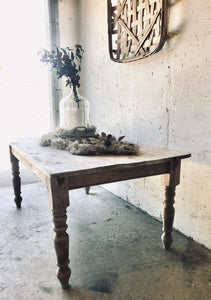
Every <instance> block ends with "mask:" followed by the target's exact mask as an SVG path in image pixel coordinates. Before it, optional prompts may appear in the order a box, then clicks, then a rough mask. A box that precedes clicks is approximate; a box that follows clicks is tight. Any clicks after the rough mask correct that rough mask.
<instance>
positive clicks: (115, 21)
mask: <svg viewBox="0 0 211 300" xmlns="http://www.w3.org/2000/svg"><path fill="white" fill-rule="evenodd" d="M107 6H108V35H109V53H110V58H111V59H112V60H113V61H115V62H119V63H124V62H131V61H135V60H138V59H143V58H146V57H148V56H149V55H152V54H153V53H155V52H158V51H159V50H160V49H161V48H162V46H163V45H164V43H165V38H166V27H167V22H166V16H167V0H108V1H107Z"/></svg>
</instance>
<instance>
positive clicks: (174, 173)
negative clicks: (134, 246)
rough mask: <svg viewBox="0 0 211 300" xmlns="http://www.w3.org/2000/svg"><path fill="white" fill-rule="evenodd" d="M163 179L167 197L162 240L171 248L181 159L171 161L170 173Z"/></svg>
mask: <svg viewBox="0 0 211 300" xmlns="http://www.w3.org/2000/svg"><path fill="white" fill-rule="evenodd" d="M161 181H162V183H163V185H164V186H165V198H164V208H163V228H162V230H163V234H162V236H161V240H162V242H163V247H164V248H165V249H166V250H169V249H170V246H171V243H172V241H173V238H172V229H173V222H174V214H175V209H174V197H175V189H176V186H177V185H178V184H179V183H180V159H175V160H173V161H171V165H170V173H169V174H164V175H162V176H161Z"/></svg>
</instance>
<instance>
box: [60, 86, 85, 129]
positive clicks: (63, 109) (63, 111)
mask: <svg viewBox="0 0 211 300" xmlns="http://www.w3.org/2000/svg"><path fill="white" fill-rule="evenodd" d="M59 117H60V128H61V129H65V130H72V129H74V128H75V127H86V128H88V127H89V101H88V100H87V99H86V98H84V97H82V96H81V95H80V94H79V93H78V88H77V87H72V88H71V92H70V94H69V95H68V96H66V97H65V98H63V99H62V100H61V101H60V103H59Z"/></svg>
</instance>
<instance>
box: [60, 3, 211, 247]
mask: <svg viewBox="0 0 211 300" xmlns="http://www.w3.org/2000/svg"><path fill="white" fill-rule="evenodd" d="M73 2H74V1H72V0H66V1H65V0H63V1H60V2H59V3H60V6H61V4H62V5H63V6H64V5H70V4H71V3H73ZM79 2H80V4H81V7H80V9H79V7H78V8H77V13H78V16H80V17H79V18H78V17H77V15H75V19H76V20H77V21H79V20H80V35H78V38H79V40H80V41H77V42H81V43H82V45H83V47H84V48H85V55H84V60H83V80H82V89H81V93H82V94H83V95H84V96H85V97H87V98H88V99H89V100H90V103H91V123H92V124H94V125H96V126H97V128H98V131H99V132H101V131H105V132H107V133H112V134H115V135H116V136H118V135H126V139H127V140H128V141H131V142H135V143H139V144H140V143H146V144H152V145H157V146H168V147H171V148H176V149H180V150H185V151H190V152H191V153H192V157H191V158H189V159H186V160H184V161H182V170H181V184H180V185H179V186H178V187H177V193H176V203H175V208H176V215H175V222H174V225H175V228H177V229H179V230H180V231H181V232H183V233H184V234H186V235H187V236H190V237H192V238H193V239H195V240H196V241H198V242H200V243H202V244H204V245H206V246H207V247H209V248H211V183H210V181H211V138H210V137H211V103H210V101H211V51H210V47H211V29H210V28H211V3H210V0H201V1H197V0H183V1H180V0H178V1H176V0H175V1H173V0H172V1H169V3H171V5H170V7H169V12H170V17H169V29H168V31H169V39H168V41H167V42H166V44H165V47H164V48H163V49H162V50H161V51H160V52H159V53H157V54H155V55H153V56H151V57H149V58H147V59H144V60H139V61H137V62H133V63H128V64H118V63H114V62H112V61H111V60H110V59H109V53H108V38H107V1H105V0H104V1H103V0H101V1H99V0H81V1H79ZM65 18H66V19H67V20H68V16H67V15H66V17H65ZM63 23H65V19H64V18H63ZM62 34H64V35H65V33H63V31H62V28H61V35H62ZM106 188H108V189H109V190H110V191H112V192H114V193H115V194H117V195H118V196H120V197H122V198H123V199H126V200H128V201H129V202H131V203H133V204H134V205H136V206H138V207H140V208H141V209H143V210H144V211H147V212H148V213H149V214H150V215H152V216H155V217H156V218H159V219H160V218H161V215H162V199H163V191H162V186H161V184H160V180H159V177H153V178H147V179H138V180H133V181H128V182H121V183H115V184H109V185H106Z"/></svg>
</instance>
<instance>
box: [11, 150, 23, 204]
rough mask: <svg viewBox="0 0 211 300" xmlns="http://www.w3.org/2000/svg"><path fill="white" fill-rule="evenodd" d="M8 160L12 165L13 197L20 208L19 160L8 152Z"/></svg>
mask: <svg viewBox="0 0 211 300" xmlns="http://www.w3.org/2000/svg"><path fill="white" fill-rule="evenodd" d="M10 161H11V165H12V176H13V178H12V183H13V189H14V194H15V198H14V201H15V203H16V206H17V208H21V202H22V197H21V178H20V176H19V174H20V171H19V160H18V159H17V158H16V157H15V156H14V155H13V154H12V153H11V152H10Z"/></svg>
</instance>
